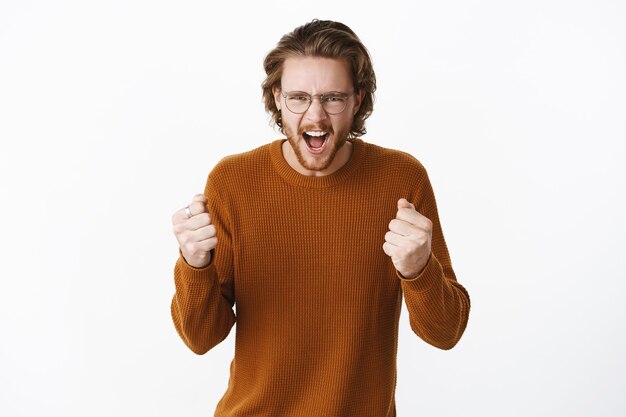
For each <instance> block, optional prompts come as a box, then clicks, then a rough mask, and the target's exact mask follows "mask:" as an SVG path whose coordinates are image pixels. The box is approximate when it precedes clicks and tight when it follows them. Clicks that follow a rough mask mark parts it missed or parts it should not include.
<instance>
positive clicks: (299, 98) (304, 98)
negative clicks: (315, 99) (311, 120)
mask: <svg viewBox="0 0 626 417" xmlns="http://www.w3.org/2000/svg"><path fill="white" fill-rule="evenodd" d="M287 100H289V101H309V97H308V96H304V95H293V96H288V97H287Z"/></svg>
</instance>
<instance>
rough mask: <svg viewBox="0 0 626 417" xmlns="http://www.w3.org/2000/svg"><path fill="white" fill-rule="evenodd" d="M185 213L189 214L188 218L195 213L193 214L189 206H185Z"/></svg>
mask: <svg viewBox="0 0 626 417" xmlns="http://www.w3.org/2000/svg"><path fill="white" fill-rule="evenodd" d="M185 214H186V215H187V218H188V219H190V218H191V216H193V214H191V210H189V206H187V207H185Z"/></svg>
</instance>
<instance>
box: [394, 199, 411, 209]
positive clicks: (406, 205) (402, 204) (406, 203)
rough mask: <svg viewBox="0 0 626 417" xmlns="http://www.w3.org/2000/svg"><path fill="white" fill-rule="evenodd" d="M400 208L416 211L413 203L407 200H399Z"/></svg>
mask: <svg viewBox="0 0 626 417" xmlns="http://www.w3.org/2000/svg"><path fill="white" fill-rule="evenodd" d="M398 208H399V209H401V208H410V209H413V210H415V206H414V205H413V204H411V203H409V200H407V199H406V198H401V199H400V200H398Z"/></svg>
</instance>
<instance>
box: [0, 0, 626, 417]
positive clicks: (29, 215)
mask: <svg viewBox="0 0 626 417" xmlns="http://www.w3.org/2000/svg"><path fill="white" fill-rule="evenodd" d="M339 3H341V4H339ZM314 17H319V18H330V19H336V20H340V21H344V22H345V23H347V24H348V25H350V26H351V27H352V28H353V29H354V30H355V31H356V32H357V34H359V36H360V37H361V38H362V40H363V41H364V43H365V44H366V45H367V46H368V48H369V50H370V52H371V54H372V56H373V59H374V63H375V68H376V71H377V76H378V80H379V84H378V86H379V89H378V93H377V102H376V107H375V112H374V115H373V116H372V117H371V119H370V121H369V124H368V130H369V133H368V135H367V136H366V137H365V140H367V141H370V142H374V143H378V144H381V145H383V146H387V147H392V148H397V149H402V150H405V151H408V152H410V153H412V154H413V155H415V156H416V157H417V158H418V159H420V160H421V161H422V162H423V163H424V165H425V166H426V167H427V169H428V171H429V174H430V177H431V181H432V183H433V186H434V189H435V193H436V196H437V200H438V205H439V210H440V216H441V219H442V224H443V227H444V232H445V236H446V239H447V241H448V246H449V249H450V252H451V255H452V261H453V265H454V267H455V270H456V272H457V275H458V278H459V280H460V282H461V283H463V284H464V285H465V286H466V287H467V289H468V290H469V292H470V295H471V297H472V303H473V305H472V311H471V316H470V322H469V326H468V328H467V331H466V334H465V336H464V338H463V339H462V340H461V342H460V343H459V345H458V346H457V347H456V348H455V349H453V350H452V351H448V352H443V351H438V350H436V349H435V348H432V347H430V346H428V345H426V344H425V343H423V342H422V341H420V340H419V339H418V338H417V337H416V336H414V335H413V334H412V333H411V331H410V329H409V326H408V323H407V321H406V314H404V315H403V317H402V323H401V329H402V330H401V335H400V346H399V361H398V367H399V381H398V388H397V404H398V410H399V413H398V414H399V416H419V415H424V416H461V415H462V416H480V417H486V416H498V417H499V416H503V415H505V416H550V417H554V416H567V417H573V416H590V415H593V416H616V415H624V414H626V399H625V398H626V397H624V395H623V389H624V387H625V386H626V355H624V352H625V351H626V338H625V336H624V327H625V318H626V303H624V302H623V299H624V295H623V292H624V291H625V290H626V284H625V279H626V273H625V270H626V262H625V261H624V258H625V257H624V254H623V252H624V250H625V249H626V245H625V243H626V238H625V236H626V227H625V220H624V215H625V213H626V203H625V199H624V189H625V183H626V175H625V169H624V165H623V161H624V160H625V159H626V98H625V97H626V77H625V76H624V74H626V25H624V22H625V21H626V6H625V4H624V3H623V2H620V1H617V0H615V1H608V0H604V1H597V0H596V1H591V0H588V1H564V0H563V1H558V0H547V1H546V0H544V1H538V0H531V1H524V2H503V1H487V0H479V1H477V2H466V1H454V2H451V1H444V2H426V1H418V2H409V1H406V2H394V1H386V2H383V3H381V2H372V3H371V5H368V4H364V2H361V1H355V0H352V1H347V2H343V3H342V2H334V1H330V0H319V1H316V2H306V3H298V2H295V1H284V2H269V3H268V2H250V3H248V4H243V3H236V2H233V3H232V4H231V5H227V4H226V2H219V3H211V2H206V1H181V2H174V1H170V2H163V1H157V2H155V1H147V0H143V1H142V0H131V1H121V0H111V1H106V2H105V1H100V2H95V1H77V0H75V1H71V0H59V1H56V2H44V1H19V2H18V1H13V2H9V1H2V2H0V140H1V147H0V149H1V150H0V184H1V189H2V192H1V194H0V210H2V212H1V213H0V214H1V215H0V230H1V231H2V233H1V244H2V247H1V250H0V254H1V255H0V256H2V262H1V265H2V266H1V268H2V269H1V273H0V274H1V275H0V297H1V301H0V337H1V342H0V415H1V416H46V417H48V416H50V417H51V416H63V417H73V416H76V417H79V416H80V417H92V416H94V417H95V416H103V417H104V416H107V417H108V416H133V417H135V416H173V415H176V416H207V415H212V413H213V410H214V407H215V404H216V402H217V401H218V399H219V398H220V397H221V395H222V394H223V392H224V390H225V388H226V383H227V378H228V365H229V362H230V359H231V357H232V353H233V339H234V338H233V335H234V334H231V336H230V337H229V339H228V340H227V341H225V342H224V343H223V344H222V345H220V346H218V347H216V348H215V349H214V350H212V351H210V352H209V353H207V354H206V355H204V356H196V355H194V354H193V353H192V352H191V351H189V350H187V349H186V347H185V346H184V345H183V343H182V341H181V340H180V339H179V338H178V336H177V334H176V332H175V330H174V327H173V325H172V324H171V319H170V313H169V304H170V299H171V296H172V294H173V290H174V286H173V280H172V268H173V264H174V261H175V259H176V257H177V254H178V252H177V246H176V242H175V239H174V237H173V235H172V233H171V226H170V215H171V213H172V212H173V211H175V210H176V209H179V208H180V207H182V206H184V205H185V204H186V203H187V201H188V200H189V199H190V198H191V196H192V195H193V194H195V193H196V192H199V191H202V187H203V186H204V181H205V179H206V175H207V174H208V172H209V170H210V169H211V167H212V166H213V165H214V164H215V163H216V162H217V161H218V160H219V159H220V158H222V157H223V156H225V155H228V154H232V153H236V152H241V151H244V150H248V149H251V148H253V147H257V146H260V145H262V144H264V143H267V142H268V141H270V140H273V139H275V138H277V137H279V135H278V133H276V132H275V131H273V130H272V129H271V128H270V127H269V125H268V123H267V121H268V119H267V116H266V115H265V113H264V112H263V107H262V103H261V98H260V87H259V85H260V83H261V82H262V80H263V70H262V65H261V63H262V59H263V57H264V55H265V54H266V53H267V52H268V51H269V50H270V49H271V48H272V47H273V46H274V45H275V43H276V42H277V41H278V39H279V37H280V36H281V35H282V34H283V33H285V32H287V31H289V30H291V29H293V28H294V27H296V26H298V25H300V24H302V23H304V22H306V21H308V20H310V19H312V18H314Z"/></svg>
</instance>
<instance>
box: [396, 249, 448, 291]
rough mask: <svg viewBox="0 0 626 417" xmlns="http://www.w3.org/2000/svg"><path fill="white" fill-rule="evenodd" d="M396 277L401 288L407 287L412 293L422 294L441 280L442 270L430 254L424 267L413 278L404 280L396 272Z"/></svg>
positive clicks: (433, 255) (432, 254)
mask: <svg viewBox="0 0 626 417" xmlns="http://www.w3.org/2000/svg"><path fill="white" fill-rule="evenodd" d="M396 275H397V276H398V278H400V280H401V281H402V284H403V286H409V287H410V288H411V289H413V290H414V291H417V292H422V291H427V290H428V289H429V288H430V287H431V286H432V285H433V284H434V283H436V282H437V281H440V280H441V279H442V278H443V268H442V267H441V264H440V263H439V261H438V260H437V258H436V257H435V254H434V253H431V254H430V257H429V258H428V262H426V266H425V267H424V269H423V270H422V272H421V273H420V274H419V275H418V276H416V277H415V278H405V277H403V276H402V274H400V272H398V271H397V270H396Z"/></svg>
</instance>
